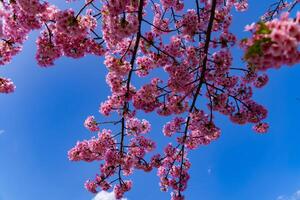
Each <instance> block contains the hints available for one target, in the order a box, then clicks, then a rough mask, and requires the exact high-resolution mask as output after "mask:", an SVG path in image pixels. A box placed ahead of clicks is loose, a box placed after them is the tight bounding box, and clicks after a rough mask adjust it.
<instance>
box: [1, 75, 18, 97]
mask: <svg viewBox="0 0 300 200" xmlns="http://www.w3.org/2000/svg"><path fill="white" fill-rule="evenodd" d="M15 88H16V86H15V85H14V83H13V82H12V81H11V80H10V79H7V78H2V77H0V93H6V94H7V93H11V92H14V90H15Z"/></svg>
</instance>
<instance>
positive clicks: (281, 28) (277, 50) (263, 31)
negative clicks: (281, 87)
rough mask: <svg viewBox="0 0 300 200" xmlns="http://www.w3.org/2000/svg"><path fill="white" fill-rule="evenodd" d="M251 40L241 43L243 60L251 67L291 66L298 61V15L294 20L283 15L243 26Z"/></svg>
mask: <svg viewBox="0 0 300 200" xmlns="http://www.w3.org/2000/svg"><path fill="white" fill-rule="evenodd" d="M247 29H249V30H250V31H251V32H252V33H253V36H252V38H249V39H245V40H244V41H242V43H241V46H242V47H243V48H244V49H245V51H246V54H245V60H246V61H247V62H248V63H249V65H250V66H252V67H253V68H257V69H258V70H267V69H269V68H279V67H281V66H282V65H289V66H292V65H294V64H296V63H298V62H299V61H300V52H299V44H300V12H298V13H297V16H296V18H295V19H292V18H289V13H284V14H282V15H281V17H280V18H279V19H274V20H272V21H268V22H266V23H264V22H260V23H258V24H253V25H251V26H249V27H247Z"/></svg>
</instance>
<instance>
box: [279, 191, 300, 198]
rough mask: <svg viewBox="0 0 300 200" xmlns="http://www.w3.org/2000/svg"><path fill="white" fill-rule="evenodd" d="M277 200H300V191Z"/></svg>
mask: <svg viewBox="0 0 300 200" xmlns="http://www.w3.org/2000/svg"><path fill="white" fill-rule="evenodd" d="M276 200H300V190H298V191H297V192H295V193H294V194H293V195H291V196H284V195H282V196H279V197H277V199H276Z"/></svg>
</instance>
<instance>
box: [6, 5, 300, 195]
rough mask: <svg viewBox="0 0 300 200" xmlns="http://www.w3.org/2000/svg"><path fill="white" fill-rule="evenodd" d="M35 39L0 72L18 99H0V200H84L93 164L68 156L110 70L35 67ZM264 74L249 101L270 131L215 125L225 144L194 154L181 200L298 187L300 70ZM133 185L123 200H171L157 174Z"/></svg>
mask: <svg viewBox="0 0 300 200" xmlns="http://www.w3.org/2000/svg"><path fill="white" fill-rule="evenodd" d="M50 2H54V3H59V4H56V5H59V6H60V7H64V6H67V5H66V4H64V2H63V1H59V0H55V1H54V0H52V1H50ZM80 2H83V1H80ZM272 2H273V1H272V0H266V1H261V0H249V3H250V9H249V11H248V12H246V13H238V14H237V13H235V17H234V22H233V28H232V29H233V32H235V33H239V37H240V38H241V37H243V35H245V34H246V33H244V32H242V30H243V27H244V25H245V24H249V23H252V22H253V21H256V20H257V19H258V16H259V15H261V14H262V13H263V12H264V11H265V10H266V8H267V7H268V5H269V4H271V3H272ZM73 5H74V4H73ZM36 36H37V33H33V34H31V35H30V40H29V41H28V42H26V44H25V46H24V51H23V52H22V53H21V54H20V55H19V56H17V57H16V58H15V59H14V60H13V62H12V63H11V64H9V65H7V66H5V67H1V68H0V76H5V77H9V78H12V79H13V81H14V82H15V84H16V85H17V90H16V92H15V93H14V94H11V95H0V109H1V110H0V200H20V199H22V200H39V199H42V200H65V199H67V200H69V199H72V200H90V199H91V198H92V195H91V194H89V193H88V192H86V191H85V189H84V188H83V183H84V181H85V180H86V179H88V178H93V177H94V174H95V173H96V172H97V171H98V164H97V163H93V164H91V163H72V162H69V161H68V159H67V151H68V150H69V149H70V148H71V147H73V146H74V144H75V143H76V141H77V140H82V139H85V138H89V137H91V134H90V133H89V132H88V131H86V130H85V129H84V127H83V125H82V124H83V121H84V119H85V118H86V116H88V115H90V114H94V115H96V116H97V118H98V119H101V116H100V114H99V113H98V112H97V110H98V106H99V104H100V102H102V101H103V100H105V99H106V96H107V95H108V94H109V90H108V87H107V86H106V83H105V79H104V76H105V74H106V69H105V67H104V65H103V60H102V59H101V58H96V57H93V56H87V57H86V58H84V59H80V60H73V59H68V58H62V59H59V60H58V61H57V62H56V65H55V66H54V67H52V68H49V69H42V68H40V67H38V66H37V64H36V61H35V60H34V55H35V51H36V47H35V38H36ZM240 55H241V52H239V51H236V52H235V54H234V56H235V59H236V61H235V65H241V63H240V62H239V57H240ZM268 73H269V75H270V82H269V84H268V86H267V87H265V88H264V89H262V90H259V91H257V92H256V95H255V99H256V100H258V102H260V103H262V104H263V105H265V106H266V107H267V108H268V109H269V117H268V121H269V122H270V124H271V129H270V131H269V133H268V134H267V135H256V134H255V133H253V132H252V130H251V127H250V126H236V125H233V124H231V123H229V121H228V120H227V119H225V118H223V117H218V118H217V121H216V123H217V124H218V125H219V126H220V127H222V137H221V138H220V139H219V140H218V141H216V142H214V143H212V144H211V145H209V146H207V147H202V148H200V149H199V150H197V151H194V152H193V153H192V154H191V156H190V158H191V161H192V163H193V165H192V169H191V180H190V182H189V188H188V190H187V191H186V192H185V195H186V197H187V200H198V199H203V200H277V197H278V196H280V195H289V194H293V193H294V192H295V191H297V190H298V189H300V156H299V155H300V145H299V142H300V120H299V119H300V100H297V98H300V90H299V87H298V86H299V84H300V79H299V77H300V66H294V67H293V68H289V67H284V68H282V69H280V70H271V71H269V72H268ZM151 118H152V119H154V116H151V117H150V120H151ZM156 121H157V120H156ZM161 124H163V121H159V122H156V123H154V124H153V131H152V132H151V134H152V135H155V137H156V138H157V139H158V140H159V142H160V143H166V141H167V140H166V139H165V138H163V136H162V134H161V130H160V128H161ZM133 179H134V188H133V190H132V191H131V192H130V193H128V194H127V197H128V199H129V200H152V199H156V200H165V199H169V194H168V193H165V194H163V193H161V192H160V191H159V187H158V178H157V177H156V172H153V173H151V174H145V173H142V172H138V173H137V174H136V175H134V176H133Z"/></svg>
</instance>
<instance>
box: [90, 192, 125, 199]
mask: <svg viewBox="0 0 300 200" xmlns="http://www.w3.org/2000/svg"><path fill="white" fill-rule="evenodd" d="M92 200H117V199H116V197H115V194H114V192H106V191H101V192H99V193H98V194H97V195H96V196H95V197H94V198H93V199H92ZM121 200H127V199H124V198H122V199H121Z"/></svg>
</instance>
